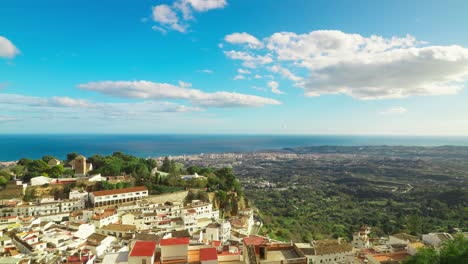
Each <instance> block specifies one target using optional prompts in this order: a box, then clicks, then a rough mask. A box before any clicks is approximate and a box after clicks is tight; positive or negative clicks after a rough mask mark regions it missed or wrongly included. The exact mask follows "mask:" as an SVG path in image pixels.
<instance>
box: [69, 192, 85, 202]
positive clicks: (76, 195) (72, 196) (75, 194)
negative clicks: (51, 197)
mask: <svg viewBox="0 0 468 264" xmlns="http://www.w3.org/2000/svg"><path fill="white" fill-rule="evenodd" d="M88 195H89V194H88V192H87V191H85V190H72V191H70V194H69V195H68V198H69V199H70V200H73V199H80V200H83V202H85V203H86V202H87V201H88V199H89V198H88Z"/></svg>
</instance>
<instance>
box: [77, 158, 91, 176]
mask: <svg viewBox="0 0 468 264" xmlns="http://www.w3.org/2000/svg"><path fill="white" fill-rule="evenodd" d="M74 163H75V164H74V165H75V166H74V168H75V175H76V176H85V175H86V173H87V172H88V171H87V166H86V158H85V157H84V156H83V155H78V156H77V157H76V158H75V160H74Z"/></svg>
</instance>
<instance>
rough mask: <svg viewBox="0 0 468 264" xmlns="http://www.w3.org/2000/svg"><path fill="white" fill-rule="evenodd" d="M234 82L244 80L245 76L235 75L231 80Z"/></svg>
mask: <svg viewBox="0 0 468 264" xmlns="http://www.w3.org/2000/svg"><path fill="white" fill-rule="evenodd" d="M232 79H233V80H234V81H237V80H245V76H244V75H242V74H237V75H236V76H234V78H232Z"/></svg>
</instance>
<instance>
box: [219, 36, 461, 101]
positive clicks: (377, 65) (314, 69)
mask: <svg viewBox="0 0 468 264" xmlns="http://www.w3.org/2000/svg"><path fill="white" fill-rule="evenodd" d="M231 35H232V34H231ZM228 36H229V35H228ZM254 38H255V37H254ZM256 39H257V38H256ZM262 42H263V48H261V49H256V50H253V49H251V50H248V52H247V51H245V50H230V51H224V52H225V54H226V56H227V57H229V58H231V59H235V60H242V61H244V63H248V64H251V65H252V66H255V67H264V69H266V70H268V71H270V72H273V73H275V74H278V75H280V76H282V77H285V78H287V79H289V80H291V81H292V82H293V83H294V84H295V85H296V86H298V87H301V88H303V89H304V93H305V95H306V96H321V95H324V94H346V95H349V96H351V97H354V98H357V99H361V100H371V99H388V98H405V97H409V96H419V95H449V94H457V93H459V92H460V91H461V90H462V89H463V87H464V83H465V82H466V81H467V80H468V49H467V48H464V47H461V46H457V45H452V46H431V45H428V44H427V43H426V42H424V41H418V40H416V38H414V37H413V36H411V35H406V36H404V37H391V38H384V37H382V36H376V35H372V36H369V37H365V36H361V35H359V34H348V33H344V32H341V31H337V30H318V31H312V32H309V33H306V34H296V33H293V32H278V33H274V34H273V35H271V36H269V37H267V38H263V40H262ZM228 43H229V44H240V43H233V42H228ZM264 57H265V58H268V59H264V60H259V59H257V58H264ZM259 61H261V62H262V63H259ZM271 64H273V65H271ZM293 72H296V73H297V72H299V73H301V74H299V75H297V74H294V73H293Z"/></svg>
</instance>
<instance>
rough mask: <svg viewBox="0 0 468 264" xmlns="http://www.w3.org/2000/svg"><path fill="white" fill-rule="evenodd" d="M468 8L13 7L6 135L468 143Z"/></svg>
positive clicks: (185, 2) (255, 4) (1, 129)
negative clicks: (464, 139) (407, 138)
mask: <svg viewBox="0 0 468 264" xmlns="http://www.w3.org/2000/svg"><path fill="white" fill-rule="evenodd" d="M466 10H468V2H467V1H463V0H460V1H456V0H451V1H430V0H425V1H417V0H414V1H372V0H370V1H344V0H343V1H331V0H326V1H308V0H288V1H284V0H175V1H163V0H152V1H147V0H132V1H124V0H113V1H110V0H101V1H94V0H81V1H64V0H56V1H53V0H50V1H40V0H30V1H23V0H3V1H1V2H0V133H4V134H19V133H22V134H34V133H39V134H43V133H47V134H50V133H52V134H54V133H71V134H79V133H104V134H106V133H112V134H114V133H118V134H126V133H131V134H139V133H142V134H167V133H169V134H170V133H177V134H181V133H182V134H187V133H188V134H190V133H197V134H332V135H335V134H346V135H441V136H442V135H454V136H468V91H467V89H466V86H467V80H468V31H467V30H466V25H468V16H466Z"/></svg>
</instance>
